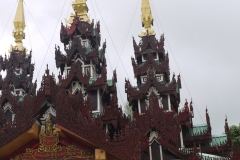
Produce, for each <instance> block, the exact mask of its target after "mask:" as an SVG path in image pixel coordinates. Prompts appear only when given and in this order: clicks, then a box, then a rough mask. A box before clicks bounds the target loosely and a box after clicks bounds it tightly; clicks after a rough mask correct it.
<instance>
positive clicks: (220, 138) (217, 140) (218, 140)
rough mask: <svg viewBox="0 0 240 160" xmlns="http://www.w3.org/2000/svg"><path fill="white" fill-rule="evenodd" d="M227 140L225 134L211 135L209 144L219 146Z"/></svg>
mask: <svg viewBox="0 0 240 160" xmlns="http://www.w3.org/2000/svg"><path fill="white" fill-rule="evenodd" d="M226 142H227V135H226V134H222V135H212V142H211V143H210V145H211V146H221V145H223V144H226Z"/></svg>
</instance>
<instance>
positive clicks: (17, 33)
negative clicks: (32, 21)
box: [10, 0, 26, 52]
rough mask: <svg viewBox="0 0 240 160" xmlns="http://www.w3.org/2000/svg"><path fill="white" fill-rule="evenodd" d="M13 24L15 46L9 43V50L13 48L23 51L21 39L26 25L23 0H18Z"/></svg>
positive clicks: (23, 37)
mask: <svg viewBox="0 0 240 160" xmlns="http://www.w3.org/2000/svg"><path fill="white" fill-rule="evenodd" d="M13 24H14V30H13V37H14V38H15V43H16V46H12V45H11V48H10V52H11V51H12V50H14V49H17V50H21V51H23V50H24V47H23V43H22V40H23V39H25V33H24V29H25V27H26V24H25V17H24V8H23V0H19V1H18V7H17V11H16V15H15V18H14V21H13Z"/></svg>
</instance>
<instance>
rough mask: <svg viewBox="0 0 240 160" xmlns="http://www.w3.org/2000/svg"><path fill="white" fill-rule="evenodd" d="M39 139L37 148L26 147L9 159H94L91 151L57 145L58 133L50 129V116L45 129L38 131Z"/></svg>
mask: <svg viewBox="0 0 240 160" xmlns="http://www.w3.org/2000/svg"><path fill="white" fill-rule="evenodd" d="M39 141H40V145H39V147H38V148H37V149H31V148H27V149H26V153H22V154H20V155H18V156H16V157H15V158H12V159H11V160H34V159H36V160H47V159H71V158H74V159H82V160H93V159H94V155H93V153H91V152H87V151H83V150H80V149H78V148H77V147H75V146H73V145H69V146H60V145H58V143H59V136H58V133H57V132H55V130H53V129H52V123H51V122H50V118H48V119H47V121H46V125H45V131H44V130H43V129H42V130H41V132H40V133H39Z"/></svg>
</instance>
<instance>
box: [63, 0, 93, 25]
mask: <svg viewBox="0 0 240 160" xmlns="http://www.w3.org/2000/svg"><path fill="white" fill-rule="evenodd" d="M72 7H73V9H74V10H75V12H77V14H78V16H79V19H80V21H83V22H87V23H89V24H90V19H89V16H88V6H87V0H74V1H73V2H72ZM74 16H75V14H73V13H71V16H70V18H69V19H68V20H66V19H65V21H66V23H69V24H71V23H72V22H73V19H74Z"/></svg>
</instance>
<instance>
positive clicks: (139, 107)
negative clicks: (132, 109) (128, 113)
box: [138, 99, 142, 114]
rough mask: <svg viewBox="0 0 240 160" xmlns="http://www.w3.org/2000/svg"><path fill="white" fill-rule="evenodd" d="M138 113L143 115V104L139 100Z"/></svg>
mask: <svg viewBox="0 0 240 160" xmlns="http://www.w3.org/2000/svg"><path fill="white" fill-rule="evenodd" d="M138 113H139V114H141V113H142V111H141V104H140V99H138Z"/></svg>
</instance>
